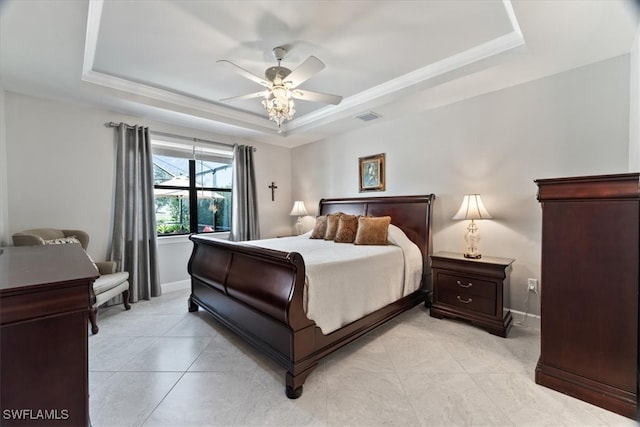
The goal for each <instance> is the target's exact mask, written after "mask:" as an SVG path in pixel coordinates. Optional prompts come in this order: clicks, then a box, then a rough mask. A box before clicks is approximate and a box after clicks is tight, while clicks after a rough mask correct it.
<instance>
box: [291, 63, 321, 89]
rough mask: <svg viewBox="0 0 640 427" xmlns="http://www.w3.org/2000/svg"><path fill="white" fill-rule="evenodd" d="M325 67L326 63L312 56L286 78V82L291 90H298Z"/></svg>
mask: <svg viewBox="0 0 640 427" xmlns="http://www.w3.org/2000/svg"><path fill="white" fill-rule="evenodd" d="M324 67H325V65H324V62H322V61H320V60H319V59H318V58H316V57H315V56H310V57H308V58H307V59H306V60H305V61H304V62H303V63H302V64H300V65H299V66H298V68H296V69H295V70H293V71H292V72H291V74H289V75H288V76H287V77H286V79H285V82H288V83H289V88H290V89H293V88H296V87H298V86H299V85H300V84H302V83H304V82H305V81H307V80H308V79H309V77H311V76H313V75H314V74H316V73H317V72H319V71H321V70H322V69H323V68H324Z"/></svg>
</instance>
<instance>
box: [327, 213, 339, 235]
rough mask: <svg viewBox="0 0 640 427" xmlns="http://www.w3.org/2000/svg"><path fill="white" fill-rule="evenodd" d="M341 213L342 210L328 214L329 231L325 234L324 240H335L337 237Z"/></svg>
mask: <svg viewBox="0 0 640 427" xmlns="http://www.w3.org/2000/svg"><path fill="white" fill-rule="evenodd" d="M340 215H342V212H337V213H334V214H329V215H327V232H326V233H325V235H324V240H333V239H335V238H336V233H337V232H338V223H339V221H340Z"/></svg>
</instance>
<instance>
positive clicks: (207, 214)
mask: <svg viewBox="0 0 640 427" xmlns="http://www.w3.org/2000/svg"><path fill="white" fill-rule="evenodd" d="M231 155H232V153H231V152H224V151H215V152H212V151H210V150H207V151H205V150H204V149H201V148H199V147H198V148H196V149H195V152H194V150H193V147H191V146H184V147H183V148H182V149H180V148H177V147H176V146H175V144H172V146H171V147H170V148H167V147H166V146H164V145H158V143H156V144H154V147H153V175H154V198H155V212H156V223H157V231H158V235H159V236H168V235H176V234H189V233H206V232H223V231H229V230H230V229H231V182H232V166H231ZM194 157H195V158H194Z"/></svg>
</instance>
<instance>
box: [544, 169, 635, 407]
mask: <svg viewBox="0 0 640 427" xmlns="http://www.w3.org/2000/svg"><path fill="white" fill-rule="evenodd" d="M536 183H537V184H538V187H539V190H538V200H539V201H540V203H541V204H542V275H541V287H542V289H541V316H542V329H541V354H540V359H539V361H538V365H537V367H536V382H537V383H538V384H542V385H544V386H547V387H549V388H552V389H554V390H557V391H560V392H562V393H565V394H568V395H571V396H574V397H576V398H579V399H581V400H584V401H587V402H590V403H592V404H594V405H597V406H600V407H602V408H606V409H608V410H611V411H613V412H617V413H619V414H622V415H624V416H627V417H629V418H632V419H637V417H638V372H639V371H638V292H639V280H640V279H639V267H638V264H639V262H640V191H639V188H640V187H639V186H640V174H637V173H634V174H621V175H605V176H592V177H577V178H559V179H540V180H537V181H536Z"/></svg>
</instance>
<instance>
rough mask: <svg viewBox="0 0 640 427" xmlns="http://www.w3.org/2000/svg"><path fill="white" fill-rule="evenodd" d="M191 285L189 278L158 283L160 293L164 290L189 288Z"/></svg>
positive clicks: (171, 290)
mask: <svg viewBox="0 0 640 427" xmlns="http://www.w3.org/2000/svg"><path fill="white" fill-rule="evenodd" d="M190 287H191V280H190V279H185V280H179V281H177V282H170V283H163V284H161V285H160V288H161V289H162V293H165V292H173V291H183V290H185V289H189V288H190Z"/></svg>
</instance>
